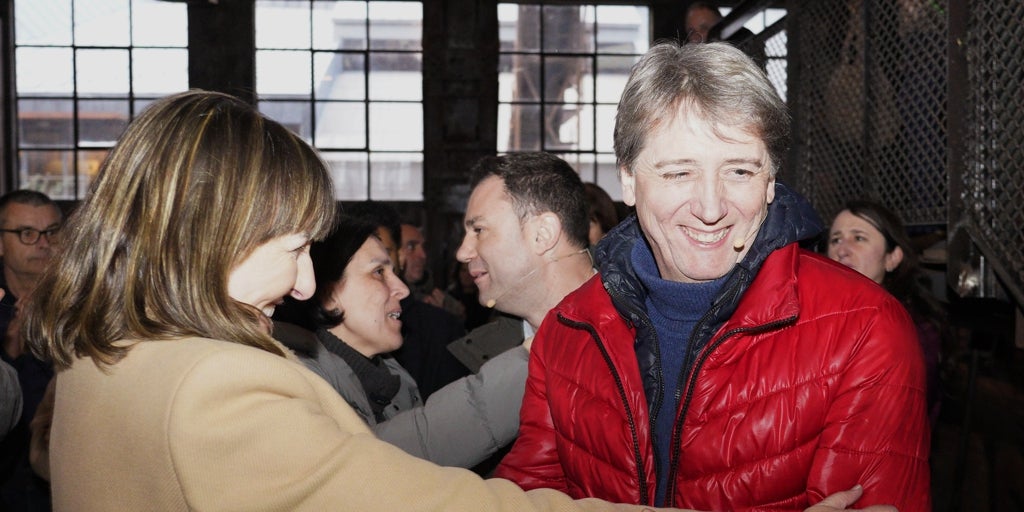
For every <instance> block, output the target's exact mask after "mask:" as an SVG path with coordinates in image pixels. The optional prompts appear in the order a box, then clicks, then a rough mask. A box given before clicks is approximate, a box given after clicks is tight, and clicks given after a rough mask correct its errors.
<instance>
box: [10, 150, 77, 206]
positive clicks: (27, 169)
mask: <svg viewBox="0 0 1024 512" xmlns="http://www.w3.org/2000/svg"><path fill="white" fill-rule="evenodd" d="M73 158H74V152H73V151H70V150H68V151H19V152H18V165H19V169H18V184H19V186H20V187H21V188H27V189H32V190H38V191H40V192H42V193H44V194H46V195H48V196H50V198H51V199H75V195H74V191H75V176H74V171H73V167H72V164H71V162H72V161H73Z"/></svg>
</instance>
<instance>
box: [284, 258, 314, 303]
mask: <svg viewBox="0 0 1024 512" xmlns="http://www.w3.org/2000/svg"><path fill="white" fill-rule="evenodd" d="M314 292H316V276H315V275H314V274H313V260H312V259H311V258H310V257H309V252H308V251H304V252H303V253H302V254H301V255H300V256H299V259H298V261H296V273H295V284H294V285H292V292H291V293H290V295H291V296H292V297H294V298H295V300H306V299H309V298H310V297H312V296H313V293H314Z"/></svg>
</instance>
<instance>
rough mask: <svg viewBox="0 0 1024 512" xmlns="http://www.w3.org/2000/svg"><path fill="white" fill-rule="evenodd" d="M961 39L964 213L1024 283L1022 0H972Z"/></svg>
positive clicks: (975, 235)
mask: <svg viewBox="0 0 1024 512" xmlns="http://www.w3.org/2000/svg"><path fill="white" fill-rule="evenodd" d="M969 12H970V17H969V18H968V26H967V36H966V38H965V45H966V57H967V75H968V84H969V86H968V88H967V90H968V91H969V92H968V98H967V105H968V114H967V121H966V122H967V129H966V141H965V164H966V168H965V169H964V170H963V173H964V174H963V185H964V188H963V194H962V196H961V197H960V200H961V201H962V202H963V203H962V204H963V216H964V218H963V219H961V221H962V222H963V224H964V225H966V226H967V227H968V229H969V231H970V234H971V237H972V238H973V239H975V240H976V241H979V242H981V243H982V245H983V246H985V247H987V248H988V249H989V251H988V254H987V256H988V257H989V258H992V259H995V260H997V261H996V264H997V265H998V266H1000V267H1002V268H1004V269H1005V271H1006V273H1007V274H1008V275H1007V277H1008V278H1009V279H1010V280H1011V281H1015V285H1013V284H1011V285H1012V286H1016V289H1017V290H1018V291H1019V290H1022V289H1024V286H1022V283H1024V167H1022V166H1024V115H1022V114H1024V23H1022V22H1021V20H1024V2H1021V1H1020V0H998V1H980V0H979V1H975V2H972V3H971V5H970V9H969Z"/></svg>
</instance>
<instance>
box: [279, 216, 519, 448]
mask: <svg viewBox="0 0 1024 512" xmlns="http://www.w3.org/2000/svg"><path fill="white" fill-rule="evenodd" d="M378 227H379V226H378V225H377V224H376V223H374V222H372V221H370V220H367V219H364V218H359V217H352V216H348V215H340V217H339V220H338V225H337V227H336V228H335V230H334V231H333V232H332V233H331V234H330V235H329V236H328V237H327V238H326V239H324V240H323V241H321V242H315V243H314V244H313V245H312V248H311V249H310V255H311V256H312V259H313V269H314V274H315V275H316V285H317V287H316V289H317V291H316V294H315V295H314V296H313V300H310V301H307V302H304V303H301V304H299V305H298V306H299V307H300V309H302V310H304V312H305V315H303V316H304V317H305V318H306V321H301V320H300V323H302V324H304V327H306V328H308V329H310V330H311V331H315V334H314V332H311V331H307V330H305V329H296V328H295V327H294V326H289V325H287V324H282V323H279V322H277V323H275V328H274V331H275V332H274V335H275V336H276V337H277V338H278V339H279V340H280V341H281V342H282V343H284V344H285V345H286V346H288V347H289V348H291V349H292V350H294V351H295V353H296V354H297V355H298V356H299V358H300V359H301V360H302V361H303V363H305V364H306V366H307V367H308V368H309V369H311V370H313V371H314V372H315V373H317V374H319V375H320V376H321V377H323V378H324V380H326V381H327V382H328V383H330V384H331V386H332V387H334V389H335V390H337V391H338V394H340V395H341V396H342V397H343V398H344V399H345V401H347V402H348V403H349V405H351V406H352V408H353V409H355V410H356V412H358V413H359V415H360V416H362V417H363V420H364V421H366V423H367V424H368V425H370V428H371V429H372V430H373V431H374V433H375V434H377V436H378V437H380V438H381V439H383V440H385V441H388V442H390V443H392V444H394V445H396V446H398V447H400V448H402V449H403V450H405V451H406V452H408V453H410V454H412V455H416V456H417V457H421V458H424V459H427V460H430V461H431V462H435V463H438V464H442V465H446V466H459V467H466V468H469V467H473V466H474V465H476V464H477V463H479V462H480V461H482V460H484V459H486V458H487V457H488V456H490V455H491V454H493V453H494V452H496V451H497V450H498V449H499V448H501V447H502V446H504V445H506V444H508V443H509V442H511V441H512V440H513V439H514V438H515V435H516V432H517V431H518V428H519V405H520V403H521V402H522V399H523V385H524V383H525V382H526V362H527V357H528V352H527V351H526V350H525V349H524V348H515V349H513V350H509V351H507V352H505V353H503V354H501V355H500V356H498V357H496V358H494V359H493V360H491V361H489V362H488V363H487V364H485V365H484V366H483V367H482V368H481V369H480V372H479V373H478V374H475V375H471V376H468V377H465V378H462V379H459V380H456V381H455V382H452V383H451V384H449V385H447V386H445V387H443V388H441V389H439V390H438V391H436V392H434V393H433V394H431V396H430V399H429V400H427V402H426V404H424V403H423V400H422V399H421V397H420V393H419V391H418V390H417V387H416V382H415V380H414V379H413V378H412V376H411V375H409V372H407V371H406V370H405V368H403V367H402V366H401V365H400V364H399V363H398V361H396V360H395V359H394V358H393V357H391V356H390V355H389V353H390V352H392V351H394V350H396V349H398V348H399V347H400V346H401V345H402V332H401V329H402V321H401V314H402V308H401V306H400V304H399V302H400V301H401V300H402V299H403V298H405V297H406V296H408V295H409V288H408V287H406V285H405V284H404V283H403V282H402V280H401V279H400V278H399V277H398V275H397V274H395V271H394V266H393V264H394V262H393V261H392V260H391V256H390V255H389V254H388V251H387V250H386V249H385V247H384V244H383V242H382V241H381V239H380V238H378V236H379V235H378V233H379V231H378ZM300 318H301V316H300Z"/></svg>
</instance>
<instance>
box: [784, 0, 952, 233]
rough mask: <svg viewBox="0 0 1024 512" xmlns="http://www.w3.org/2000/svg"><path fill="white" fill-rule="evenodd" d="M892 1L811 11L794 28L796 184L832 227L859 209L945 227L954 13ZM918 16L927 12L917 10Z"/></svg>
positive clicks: (795, 18) (819, 5)
mask: <svg viewBox="0 0 1024 512" xmlns="http://www.w3.org/2000/svg"><path fill="white" fill-rule="evenodd" d="M935 5H936V3H935V2H932V3H924V2H892V1H891V0H851V1H848V2H847V1H839V0H827V1H820V2H802V3H800V7H799V9H796V10H791V11H790V13H789V18H790V20H789V22H790V23H795V24H796V25H790V26H795V27H798V30H796V31H794V32H791V34H790V37H796V38H798V40H797V41H795V44H793V45H791V46H790V50H789V51H790V52H793V51H797V52H799V53H800V54H799V55H797V56H794V57H795V58H791V61H790V62H791V63H792V62H797V63H799V66H800V67H801V69H799V70H798V71H797V76H799V80H798V81H797V83H795V84H794V83H791V84H790V87H791V91H790V95H791V97H790V99H789V100H790V101H789V102H790V104H791V105H792V106H793V108H794V119H795V123H794V129H793V139H792V142H793V145H794V148H795V151H794V153H793V158H792V160H793V161H791V162H790V164H789V165H788V169H787V175H788V176H789V179H790V181H791V182H793V183H792V184H793V185H794V186H795V188H797V190H799V191H800V192H801V193H802V194H804V195H805V196H806V197H807V198H808V199H809V200H810V201H811V202H812V203H813V204H814V205H815V207H816V208H817V210H818V212H819V213H820V214H821V215H822V217H823V218H825V219H830V218H832V217H833V216H834V215H835V214H836V213H838V212H839V210H841V209H842V206H843V204H844V203H845V202H846V201H847V200H850V199H855V198H861V197H864V198H871V199H876V200H878V201H880V202H882V203H883V204H885V205H887V206H889V207H890V208H892V209H893V211H895V212H896V213H898V214H899V215H900V217H901V218H902V219H903V221H904V222H905V223H906V224H908V225H931V224H944V223H945V222H946V207H947V178H946V176H947V172H946V147H947V140H946V115H945V108H946V106H945V105H946V78H945V77H946V74H947V66H946V61H947V57H946V47H947V43H946V40H947V35H946V34H947V30H948V28H947V26H948V23H947V19H946V15H945V9H943V8H941V7H936V6H935ZM914 6H918V7H914Z"/></svg>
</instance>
